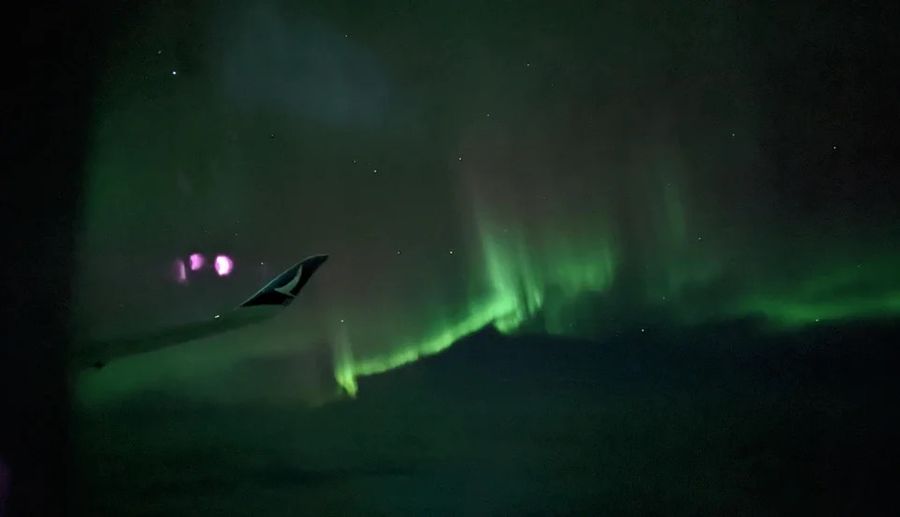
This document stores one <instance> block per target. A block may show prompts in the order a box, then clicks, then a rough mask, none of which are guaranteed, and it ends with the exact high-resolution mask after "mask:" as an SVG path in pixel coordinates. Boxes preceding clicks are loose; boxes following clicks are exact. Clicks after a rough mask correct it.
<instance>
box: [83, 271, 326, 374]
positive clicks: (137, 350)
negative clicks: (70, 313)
mask: <svg viewBox="0 0 900 517" xmlns="http://www.w3.org/2000/svg"><path fill="white" fill-rule="evenodd" d="M327 259H328V255H315V256H312V257H308V258H306V259H304V260H301V261H300V262H298V263H296V264H294V265H293V266H291V267H289V268H287V269H286V270H284V272H282V273H281V274H280V275H278V276H276V277H275V278H273V279H272V280H271V281H270V282H269V283H267V284H266V285H264V286H263V287H262V288H261V289H260V290H259V291H257V292H256V293H254V294H253V295H252V296H250V297H249V298H247V299H246V300H244V302H243V303H241V304H240V305H238V306H237V307H235V308H234V309H232V310H231V311H229V312H227V313H223V314H217V315H216V316H215V318H213V319H211V320H208V321H201V322H196V323H188V324H184V325H178V326H175V327H170V328H165V329H162V330H159V331H156V332H152V333H147V334H143V335H140V336H128V337H122V338H117V339H111V340H103V341H89V342H87V343H81V344H80V345H79V346H77V347H76V353H77V358H76V360H75V361H76V363H77V364H76V365H75V366H76V368H78V369H81V368H90V367H93V368H102V367H104V366H105V365H106V364H107V363H108V362H109V361H111V360H113V359H118V358H120V357H123V356H128V355H134V354H141V353H144V352H150V351H153V350H157V349H160V348H164V347H168V346H172V345H177V344H180V343H185V342H187V341H193V340H195V339H200V338H205V337H209V336H213V335H216V334H221V333H223V332H228V331H230V330H234V329H238V328H241V327H246V326H248V325H253V324H256V323H261V322H263V321H266V320H268V319H270V318H272V317H274V316H276V315H277V314H279V313H280V312H281V310H282V309H284V308H285V307H287V306H288V305H290V304H291V302H293V301H294V300H295V299H296V298H297V296H298V295H299V294H300V290H301V289H303V287H304V286H305V285H306V283H307V282H309V279H310V278H311V277H312V275H313V273H315V272H316V270H317V269H319V267H320V266H321V265H322V264H324V263H325V261H326V260H327Z"/></svg>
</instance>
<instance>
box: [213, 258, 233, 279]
mask: <svg viewBox="0 0 900 517" xmlns="http://www.w3.org/2000/svg"><path fill="white" fill-rule="evenodd" d="M215 266H216V273H218V274H219V276H228V275H229V274H231V270H232V269H234V261H233V260H231V257H229V256H228V255H218V256H216V264H215Z"/></svg>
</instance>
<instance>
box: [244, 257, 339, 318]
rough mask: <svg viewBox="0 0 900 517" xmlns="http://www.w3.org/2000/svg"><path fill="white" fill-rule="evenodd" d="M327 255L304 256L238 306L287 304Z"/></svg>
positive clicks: (298, 292)
mask: <svg viewBox="0 0 900 517" xmlns="http://www.w3.org/2000/svg"><path fill="white" fill-rule="evenodd" d="M326 260H328V255H314V256H312V257H308V258H305V259H303V260H301V261H300V262H298V263H296V264H294V265H293V266H291V267H289V268H287V269H286V270H285V271H284V272H283V273H281V274H280V275H278V276H276V277H275V278H274V279H273V280H272V281H271V282H269V283H268V284H266V285H265V286H264V287H263V288H262V289H260V290H259V291H257V292H256V294H254V295H253V296H251V297H250V298H248V299H247V300H246V301H245V302H244V303H242V304H241V305H240V307H254V306H259V305H289V304H290V303H291V302H293V301H294V299H295V298H296V297H297V295H298V294H300V290H301V289H303V286H305V285H306V283H307V282H308V281H309V279H310V278H311V277H312V275H313V273H315V272H316V270H317V269H319V267H321V266H322V264H324V263H325V261H326Z"/></svg>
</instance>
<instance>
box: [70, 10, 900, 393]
mask: <svg viewBox="0 0 900 517" xmlns="http://www.w3.org/2000/svg"><path fill="white" fill-rule="evenodd" d="M171 7H172V6H163V5H157V6H148V7H145V8H143V9H141V10H139V11H137V12H136V13H135V14H134V15H133V16H134V19H132V20H131V21H130V22H129V23H128V24H125V25H123V26H122V27H120V28H119V30H118V31H117V33H116V39H115V43H114V44H112V45H111V46H110V48H109V54H108V56H107V59H106V63H107V68H106V72H105V74H104V77H103V80H102V82H101V86H100V93H99V94H98V96H97V99H96V102H95V106H96V107H95V117H94V120H95V123H94V128H95V130H94V134H93V136H92V139H91V148H90V153H89V169H88V170H89V178H88V181H87V183H86V195H85V205H84V206H85V217H84V221H83V225H82V228H83V231H82V234H81V236H82V237H81V241H80V242H81V255H80V256H81V261H80V264H81V265H82V267H81V275H80V281H79V284H78V285H79V286H81V287H80V289H78V291H77V294H78V295H79V298H80V300H81V302H80V303H79V305H78V307H77V309H78V310H77V315H76V318H77V321H78V324H79V328H81V329H83V332H86V333H99V334H101V335H102V334H103V333H107V334H109V333H114V332H116V331H122V330H123V329H124V330H131V331H133V330H139V329H143V328H152V327H153V326H154V325H161V324H165V323H175V322H184V321H189V320H191V319H192V318H193V319H197V318H201V317H206V316H207V315H208V314H210V313H215V312H217V311H218V310H220V309H221V308H223V307H224V305H223V304H224V303H225V300H228V299H229V297H230V298H231V299H234V298H236V297H239V296H240V295H241V294H243V293H246V292H248V291H249V290H250V289H252V288H253V287H254V286H255V285H256V284H258V283H259V282H260V280H262V279H264V278H266V275H267V274H268V273H270V272H271V271H273V270H274V269H270V268H269V266H268V264H278V265H275V266H272V267H273V268H276V269H277V268H278V267H280V265H281V264H285V263H287V262H289V261H290V260H293V259H295V258H296V257H298V256H299V255H304V254H312V253H320V252H327V253H329V254H331V255H332V257H333V261H332V263H331V264H329V268H328V271H327V276H323V278H322V279H321V285H318V286H316V287H315V290H314V292H312V293H310V295H309V296H308V297H307V298H306V299H304V300H303V303H302V304H300V307H299V308H298V309H296V310H295V311H294V312H292V313H291V314H290V315H289V316H285V319H289V320H290V321H285V322H284V323H283V325H281V326H280V327H279V328H278V329H277V330H274V329H269V330H268V331H262V333H261V334H260V335H259V337H254V336H255V335H248V336H236V337H234V338H233V339H232V341H233V342H234V343H232V344H230V345H229V346H228V347H226V348H228V349H229V350H233V351H234V353H235V355H234V356H231V360H234V361H237V360H240V359H241V357H242V354H241V353H240V352H238V351H239V350H241V349H244V350H246V351H247V352H246V353H247V355H249V356H254V355H257V354H258V353H260V351H261V350H266V349H269V348H273V347H274V348H278V349H286V348H287V349H291V350H294V351H298V350H304V349H309V348H311V347H312V346H313V345H311V344H312V343H315V346H322V345H321V344H322V343H326V345H325V346H327V347H329V348H331V349H332V350H333V351H334V354H335V357H336V364H335V372H334V373H335V377H336V378H337V379H338V380H339V381H340V383H341V384H342V385H344V387H345V388H346V389H348V390H350V391H354V390H355V382H354V379H355V377H357V376H358V375H365V374H370V373H377V372H382V371H385V370H388V369H391V368H393V367H395V366H398V365H401V364H404V363H407V362H410V361H414V360H415V359H416V358H418V357H420V356H423V355H427V354H431V353H435V352H437V351H440V350H443V349H445V348H446V347H448V346H450V345H451V344H452V343H453V342H455V341H456V340H458V339H460V338H462V337H464V336H465V335H467V334H469V333H471V332H474V331H476V330H478V329H480V328H482V327H484V326H486V325H490V324H494V325H496V326H497V327H498V328H499V329H501V330H502V331H504V332H515V331H517V330H528V331H530V332H534V331H537V332H549V333H551V334H566V335H580V336H598V335H603V334H604V333H608V331H609V329H611V328H615V329H621V328H624V327H634V328H639V327H647V326H650V325H654V324H658V323H659V322H660V321H662V320H664V321H667V322H673V321H674V322H684V323H699V322H704V321H709V320H715V319H723V318H726V319H727V318H741V317H761V318H762V319H763V320H764V321H765V322H766V323H768V324H770V326H772V327H774V328H784V327H788V328H791V327H797V326H803V325H811V324H816V323H824V322H834V321H842V320H855V319H859V318H868V317H884V316H893V315H895V314H896V313H897V312H898V311H900V277H898V273H897V271H898V269H897V268H896V267H895V264H896V263H897V262H898V256H897V253H896V251H894V250H893V247H892V246H891V245H890V243H895V242H897V238H898V236H897V232H898V227H897V224H896V221H897V217H896V216H897V215H898V214H897V212H898V210H897V207H896V203H895V201H896V200H895V199H893V198H892V197H891V196H890V195H889V192H888V191H887V190H889V189H887V190H882V189H879V187H878V184H879V182H887V181H889V180H888V175H889V174H890V172H889V170H888V168H887V167H886V166H885V165H884V164H878V163H875V162H870V161H867V159H866V157H865V145H864V143H863V142H864V138H865V137H864V136H863V135H861V134H860V133H859V130H860V129H862V128H861V126H859V125H857V126H854V125H853V122H852V121H851V122H849V123H848V124H844V125H838V124H837V123H836V121H834V120H828V119H827V117H828V116H829V115H828V114H829V113H832V112H833V111H834V110H836V109H837V110H840V109H851V108H854V107H857V108H858V107H859V106H855V105H854V102H857V103H860V102H863V101H856V100H855V99H854V98H853V97H852V92H849V91H847V90H845V89H846V88H849V83H848V81H850V80H851V79H850V77H851V75H852V73H853V72H852V70H849V69H848V70H844V69H842V68H840V66H838V65H840V64H841V63H843V64H845V65H846V64H847V63H848V62H849V60H851V59H853V58H855V57H856V56H854V55H853V54H852V51H853V48H852V47H851V48H849V50H847V51H846V53H845V54H849V55H843V56H841V55H835V56H825V57H820V58H819V59H820V61H819V62H817V61H811V62H807V63H806V64H805V65H802V66H800V65H798V68H797V70H796V74H793V75H787V76H779V75H777V73H778V72H777V70H778V67H779V66H787V63H788V62H789V61H790V60H791V59H793V57H792V56H791V55H790V54H789V53H788V54H783V55H780V54H777V53H775V51H776V50H777V49H775V48H773V45H774V44H775V43H774V42H773V41H770V40H769V36H771V35H773V34H777V33H776V32H774V31H775V30H776V29H775V28H771V27H768V26H767V25H766V24H763V23H762V22H761V21H759V20H757V21H756V22H754V21H753V19H754V17H762V16H764V12H763V11H762V10H757V11H754V10H752V9H749V8H748V9H739V8H736V7H735V8H728V7H723V6H705V7H700V6H696V7H683V6H682V7H677V8H676V7H669V8H666V9H662V10H648V9H645V8H643V7H641V6H638V5H636V4H635V5H626V4H622V5H610V6H606V7H602V8H601V7H596V8H592V9H593V10H590V13H591V14H590V15H589V16H584V15H583V13H581V11H580V10H579V9H573V10H566V9H563V10H559V11H557V10H556V9H553V8H550V7H546V6H545V7H539V6H531V7H530V8H526V9H521V10H516V11H515V12H514V13H510V12H507V11H506V10H503V9H499V8H494V7H490V6H478V5H459V6H455V7H450V6H449V5H443V6H440V5H430V6H425V5H412V4H410V5H404V6H400V5H399V4H398V5H397V6H395V7H394V8H393V9H388V11H386V12H387V13H389V14H384V13H381V11H379V10H378V9H376V8H375V7H371V8H370V9H373V11H371V12H369V11H367V10H366V9H365V8H361V7H358V6H352V7H351V6H350V5H349V4H347V5H340V4H334V5H330V6H318V7H316V6H312V5H306V6H290V5H279V4H276V3H257V4H253V5H243V4H242V5H240V6H238V5H235V6H233V8H229V9H221V10H210V9H205V8H203V7H200V6H190V7H188V6H182V7H179V8H177V9H173V8H171ZM582 8H584V9H588V8H587V7H586V6H582ZM374 13H381V14H377V15H376V14H374ZM370 16H374V18H375V19H378V20H380V21H379V23H378V24H377V25H378V26H377V27H376V26H374V25H373V22H372V20H371V19H370ZM752 23H760V24H761V25H760V31H759V33H755V34H748V33H747V32H746V31H745V30H743V29H745V28H746V27H747V26H750V25H751V24H752ZM809 23H813V24H815V23H824V22H816V20H815V19H812V20H810V21H809ZM766 31H772V32H771V33H767V32H766ZM388 35H390V36H389V37H388ZM821 37H822V38H824V37H825V36H821ZM847 37H848V38H849V37H850V36H847ZM809 38H810V39H809V40H808V41H805V42H803V43H802V44H801V43H799V42H798V43H794V45H796V46H795V47H793V48H792V49H790V50H791V51H793V52H795V53H797V55H798V56H799V55H803V53H804V52H812V51H810V50H808V49H810V48H812V49H815V48H825V47H826V46H827V45H829V44H832V43H830V42H829V41H826V40H825V39H822V40H817V39H816V36H815V34H812V35H810V36H809ZM835 44H840V42H838V43H835ZM813 55H816V54H815V53H813ZM841 59H843V60H844V61H840V60H841ZM830 60H838V61H835V62H832V61H830ZM826 63H827V64H828V66H832V67H834V69H835V75H834V77H833V78H832V79H831V82H830V83H827V84H822V85H820V86H819V89H820V93H819V94H818V96H815V98H814V99H808V98H804V96H802V95H800V92H797V91H795V90H794V88H795V87H796V85H797V84H799V83H798V82H799V81H800V79H799V78H797V76H799V75H802V74H803V73H804V70H806V69H808V70H809V72H807V73H814V71H815V70H817V69H818V68H817V67H819V66H825V64H826ZM804 67H806V68H804ZM773 70H775V71H774V72H773ZM778 81H781V82H780V83H779V82H778ZM827 102H832V103H834V104H835V106H831V107H829V106H827ZM823 103H825V105H823ZM861 108H868V106H861ZM786 118H787V120H785V119H786ZM193 250H203V251H206V252H207V253H213V252H212V251H211V250H227V251H228V253H229V255H230V256H231V257H234V260H235V262H236V266H237V268H236V270H235V273H234V274H233V275H231V276H230V277H229V278H228V279H227V280H228V282H219V283H216V282H213V281H212V279H208V281H207V282H205V283H203V282H200V283H199V284H198V283H193V284H191V285H174V283H173V285H169V283H167V279H166V277H165V275H164V272H165V267H166V266H167V265H168V264H171V262H172V260H173V257H180V256H185V257H186V256H187V255H188V254H189V253H191V252H192V251H193ZM213 256H214V254H213ZM191 265H192V269H193V265H194V260H193V258H192V259H191ZM217 266H218V262H217ZM135 269H140V270H145V271H150V272H153V271H156V272H158V274H153V273H148V274H146V275H139V276H131V275H129V271H132V270H135ZM126 275H127V276H128V277H129V280H128V282H129V288H128V289H125V290H121V289H116V288H115V286H116V285H119V284H120V283H121V282H123V276H126ZM170 283H171V282H170ZM601 322H602V323H601ZM256 339H258V340H260V341H264V342H265V343H254V342H249V341H246V340H256ZM242 340H243V341H242ZM274 342H278V343H280V344H279V345H277V346H273V345H271V343H274ZM223 347H224V345H223ZM199 349H202V347H200V348H198V350H199ZM220 361H221V358H216V359H212V358H210V359H204V360H202V361H200V362H201V363H203V364H209V363H213V364H218V363H219V362H220ZM152 363H153V360H152V359H148V361H147V362H145V363H144V364H152ZM191 375H192V376H193V375H198V372H196V371H193V369H192V371H191ZM163 377H164V376H163Z"/></svg>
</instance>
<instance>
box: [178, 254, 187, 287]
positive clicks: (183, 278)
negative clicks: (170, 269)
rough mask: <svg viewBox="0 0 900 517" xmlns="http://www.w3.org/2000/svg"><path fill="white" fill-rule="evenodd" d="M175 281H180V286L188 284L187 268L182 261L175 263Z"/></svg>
mask: <svg viewBox="0 0 900 517" xmlns="http://www.w3.org/2000/svg"><path fill="white" fill-rule="evenodd" d="M175 279H176V280H178V283H179V284H184V283H186V282H187V266H186V265H185V264H184V261H183V260H181V259H178V260H176V261H175Z"/></svg>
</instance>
